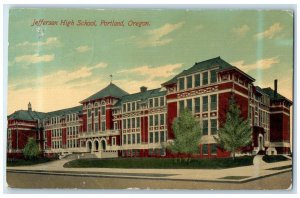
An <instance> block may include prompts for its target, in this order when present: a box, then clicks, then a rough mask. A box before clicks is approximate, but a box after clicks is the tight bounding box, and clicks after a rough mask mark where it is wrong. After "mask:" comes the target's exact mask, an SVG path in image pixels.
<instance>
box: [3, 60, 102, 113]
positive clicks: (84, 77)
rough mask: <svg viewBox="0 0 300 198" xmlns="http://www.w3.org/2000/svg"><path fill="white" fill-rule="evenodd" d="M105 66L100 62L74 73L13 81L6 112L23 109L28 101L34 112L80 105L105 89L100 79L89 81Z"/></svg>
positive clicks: (62, 72)
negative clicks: (95, 71) (97, 70)
mask: <svg viewBox="0 0 300 198" xmlns="http://www.w3.org/2000/svg"><path fill="white" fill-rule="evenodd" d="M105 67H107V64H106V63H103V62H100V63H98V64H95V65H91V66H82V67H80V68H79V69H76V70H73V71H67V70H60V71H57V72H54V73H51V74H48V75H46V76H41V77H39V78H35V79H30V80H27V81H21V82H14V84H10V85H9V87H8V101H9V102H8V103H9V105H8V113H12V112H13V111H15V110H16V109H24V108H26V105H27V103H28V102H29V101H30V102H31V103H32V105H33V109H34V110H37V111H45V112H47V111H53V110H58V109H63V108H67V107H72V106H75V105H79V102H80V101H81V100H83V99H85V97H88V96H90V95H92V94H93V93H95V92H97V91H99V89H101V88H103V87H104V86H105V81H104V80H102V79H101V78H99V77H97V78H96V79H92V78H91V76H92V74H93V71H94V70H96V69H101V68H105ZM18 86H22V87H24V88H17V87H18ZM20 96H22V100H20Z"/></svg>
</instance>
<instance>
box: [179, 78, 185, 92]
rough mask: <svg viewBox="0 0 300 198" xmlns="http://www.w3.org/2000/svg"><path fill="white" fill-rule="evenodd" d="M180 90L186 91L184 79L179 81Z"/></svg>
mask: <svg viewBox="0 0 300 198" xmlns="http://www.w3.org/2000/svg"><path fill="white" fill-rule="evenodd" d="M179 90H184V78H180V79H179Z"/></svg>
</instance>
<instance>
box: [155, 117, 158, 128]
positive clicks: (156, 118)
mask: <svg viewBox="0 0 300 198" xmlns="http://www.w3.org/2000/svg"><path fill="white" fill-rule="evenodd" d="M154 121H155V126H157V125H158V115H155V116H154Z"/></svg>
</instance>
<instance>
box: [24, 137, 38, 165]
mask: <svg viewBox="0 0 300 198" xmlns="http://www.w3.org/2000/svg"><path fill="white" fill-rule="evenodd" d="M23 153H24V156H25V158H26V159H30V160H32V159H36V158H37V157H38V156H39V154H40V148H39V145H38V144H37V143H36V141H35V139H34V138H29V139H28V142H27V144H26V146H25V148H24V150H23Z"/></svg>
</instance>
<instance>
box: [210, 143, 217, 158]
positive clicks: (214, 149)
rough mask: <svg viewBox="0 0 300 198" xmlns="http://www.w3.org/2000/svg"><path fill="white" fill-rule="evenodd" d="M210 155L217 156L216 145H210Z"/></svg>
mask: <svg viewBox="0 0 300 198" xmlns="http://www.w3.org/2000/svg"><path fill="white" fill-rule="evenodd" d="M210 147H211V148H210V153H211V154H212V155H216V154H217V144H211V145H210Z"/></svg>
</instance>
